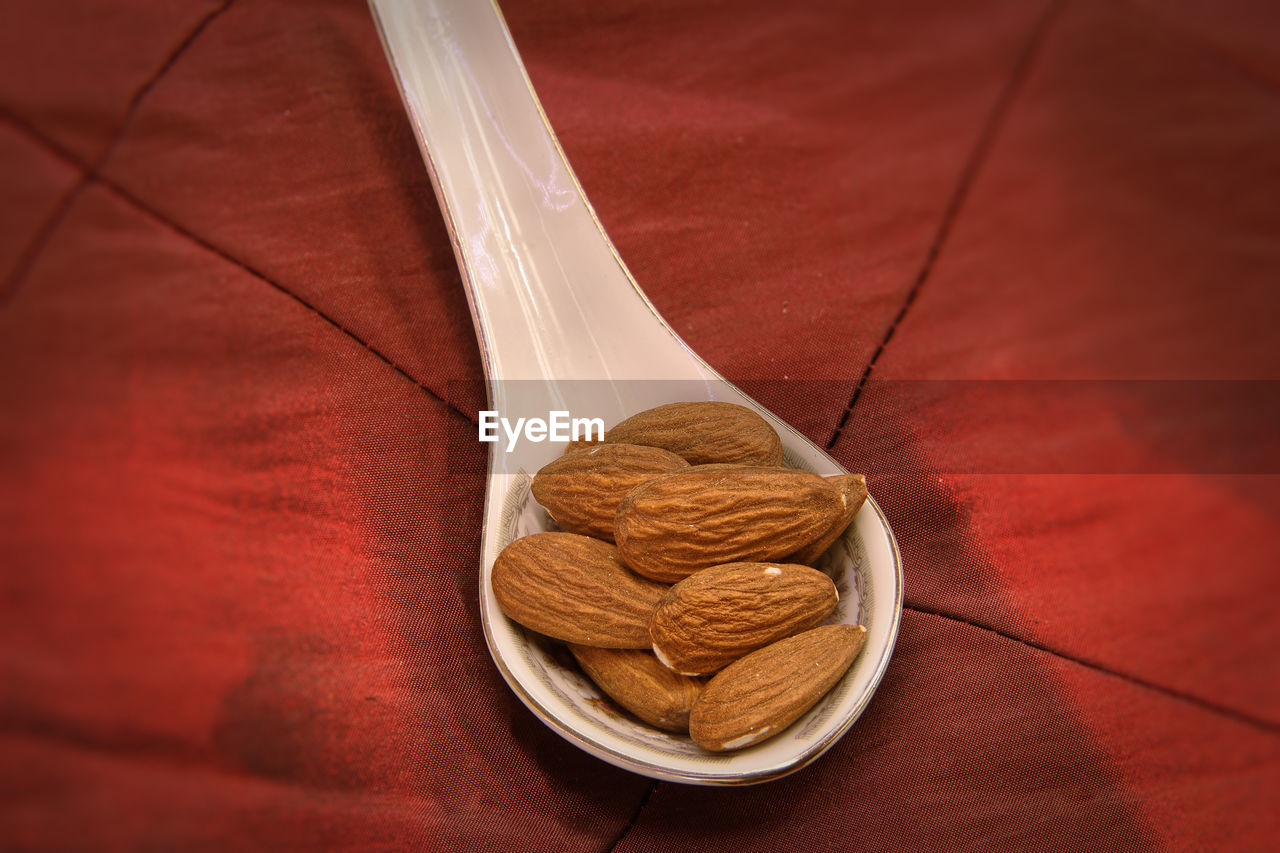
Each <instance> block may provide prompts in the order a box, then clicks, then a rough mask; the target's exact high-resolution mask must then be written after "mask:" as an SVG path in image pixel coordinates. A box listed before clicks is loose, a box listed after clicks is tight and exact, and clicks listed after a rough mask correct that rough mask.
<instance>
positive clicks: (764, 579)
mask: <svg viewBox="0 0 1280 853" xmlns="http://www.w3.org/2000/svg"><path fill="white" fill-rule="evenodd" d="M839 598H840V596H839V594H838V593H837V592H836V587H835V584H834V583H832V582H831V578H829V577H827V576H826V575H824V574H823V573H822V572H820V571H818V570H816V569H811V568H809V567H808V566H797V565H785V564H778V563H729V564H727V565H723V566H714V567H712V568H710V569H704V570H703V571H700V572H698V573H696V574H694V575H691V576H689V577H687V578H685V579H684V580H682V581H680V582H679V583H678V584H676V585H675V586H673V587H671V589H669V590H667V593H666V595H664V596H663V597H662V600H661V601H659V602H658V607H657V609H656V610H654V611H653V616H652V617H651V618H650V619H649V637H650V639H652V640H653V651H654V654H656V655H657V656H658V660H660V661H662V662H663V663H664V664H666V665H667V666H669V667H671V669H673V670H675V671H676V672H679V673H682V674H684V675H709V674H711V673H713V672H715V671H717V670H719V669H722V668H723V667H725V666H727V665H728V664H731V663H733V662H734V661H735V660H737V659H738V658H740V657H742V656H743V655H745V654H748V653H750V652H753V651H755V650H756V649H759V648H762V647H764V646H767V645H769V644H770V643H772V642H774V641H775V640H781V639H782V638H783V637H789V636H791V635H792V634H795V633H798V632H800V631H807V630H808V629H810V628H813V627H815V626H817V625H820V624H821V623H822V620H824V619H826V618H827V616H829V615H830V614H831V611H833V610H835V607H836V602H837V601H839Z"/></svg>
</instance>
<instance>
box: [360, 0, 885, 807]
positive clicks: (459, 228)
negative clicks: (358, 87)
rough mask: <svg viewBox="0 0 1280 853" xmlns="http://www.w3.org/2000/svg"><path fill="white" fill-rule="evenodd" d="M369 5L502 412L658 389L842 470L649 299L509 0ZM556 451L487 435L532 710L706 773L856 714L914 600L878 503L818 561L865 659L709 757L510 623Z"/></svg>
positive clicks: (542, 525)
mask: <svg viewBox="0 0 1280 853" xmlns="http://www.w3.org/2000/svg"><path fill="white" fill-rule="evenodd" d="M370 6H371V8H372V11H373V15H374V19H375V22H376V24H377V26H378V29H379V32H380V34H381V36H382V40H383V45H384V48H385V49H386V52H387V56H388V59H389V61H390V63H391V66H392V69H393V71H394V73H395V75H396V77H397V82H398V85H399V87H400V92H401V96H402V97H403V100H404V103H405V107H406V110H407V112H408V114H409V118H410V121H411V123H412V125H413V130H414V133H415V135H416V136H417V139H418V143H419V145H420V147H421V149H422V152H423V157H424V160H425V161H426V164H427V168H428V170H429V172H430V174H431V179H432V183H433V185H434V187H435V190H436V195H437V198H438V200H439V202H440V205H441V208H442V209H443V211H444V215H445V222H446V225H447V227H448V229H449V234H450V238H451V240H452V242H453V248H454V251H455V254H456V255H457V258H458V264H459V267H460V269H461V272H462V279H463V282H464V284H465V287H466V291H467V296H468V300H469V303H470V306H471V313H472V319H473V320H474V322H475V326H476V334H477V337H478V339H479V344H480V351H481V354H482V357H483V362H484V367H485V374H486V378H487V382H488V392H489V400H490V409H492V410H494V411H496V412H497V413H498V415H499V416H500V417H502V418H505V419H507V421H508V422H509V423H511V424H514V423H516V422H517V419H518V418H522V417H523V418H534V417H536V418H540V419H543V420H544V421H545V420H549V419H550V416H551V415H552V413H554V412H567V413H571V415H572V417H580V416H581V417H586V418H599V419H601V420H602V421H603V423H604V424H605V426H612V425H613V424H615V423H617V422H619V421H621V420H622V419H623V418H625V417H627V416H629V415H631V414H634V413H636V412H639V411H642V410H644V409H648V408H651V407H653V406H657V405H660V404H663V403H668V402H675V401H679V400H724V401H728V402H733V403H738V404H741V405H744V406H748V407H750V408H752V409H754V410H756V411H758V412H759V413H760V414H761V415H762V416H763V417H764V418H765V419H766V420H767V421H768V422H769V423H770V424H772V425H773V426H774V428H775V429H776V430H777V431H778V433H779V434H780V436H781V437H782V441H783V445H784V448H785V456H786V464H788V465H791V466H793V467H798V468H804V469H808V470H810V471H813V472H815V473H818V474H821V475H823V476H830V475H834V474H841V473H846V472H845V471H844V469H842V468H841V467H840V466H839V465H838V464H837V463H836V462H834V461H833V460H832V459H831V458H830V457H829V456H828V455H827V454H826V453H825V452H824V451H823V450H822V449H821V448H820V447H817V446H816V445H814V444H813V443H812V442H810V441H808V440H807V439H805V438H804V436H802V435H800V434H799V433H797V432H796V431H795V430H794V429H792V428H791V427H790V426H788V425H787V424H786V423H784V422H783V421H781V420H780V419H779V418H777V417H776V416H775V415H773V414H772V413H771V412H769V411H767V410H766V409H764V408H763V407H761V406H760V405H759V404H758V403H756V402H755V401H754V400H752V399H750V398H749V397H747V396H746V395H745V394H743V393H742V392H740V391H739V390H738V389H737V388H735V387H734V386H733V385H732V384H731V383H729V382H727V381H725V380H724V379H723V378H722V377H721V376H720V375H719V374H718V373H716V371H715V370H713V369H712V368H711V367H710V366H709V365H708V364H707V363H706V362H704V361H703V360H702V359H701V358H699V357H698V355H697V354H696V353H694V352H693V351H692V350H691V349H690V348H689V347H688V346H687V345H686V344H685V343H684V342H683V341H682V340H681V339H680V338H679V337H678V336H677V335H676V333H675V332H674V331H673V330H672V329H671V327H670V326H668V325H667V323H666V322H665V321H664V320H663V319H662V318H661V316H659V314H658V312H657V311H656V310H655V309H654V307H653V305H652V304H651V303H650V302H649V300H648V299H647V298H646V297H645V296H644V294H643V292H642V291H641V290H640V288H639V286H638V285H637V284H636V282H635V281H634V279H633V278H632V277H631V274H630V273H629V272H628V270H627V268H626V266H625V265H624V264H623V262H622V260H621V258H620V257H619V256H618V253H617V251H616V250H615V249H614V247H613V244H612V243H611V242H610V240H609V239H608V237H607V236H606V234H605V232H604V229H603V228H602V226H601V225H600V222H599V220H598V219H597V217H596V215H595V212H594V211H593V209H592V208H591V205H590V204H589V203H588V201H587V199H586V196H585V194H584V193H583V191H582V188H581V186H580V185H579V183H578V180H577V178H576V176H575V175H574V173H573V171H572V170H571V169H570V167H569V164H568V162H567V160H566V158H565V156H564V152H563V151H562V150H561V148H560V145H559V143H558V142H557V140H556V138H555V136H554V134H553V133H552V131H551V128H550V125H549V123H548V122H547V120H546V117H545V115H544V114H543V111H542V108H541V106H540V105H539V103H538V100H537V97H536V95H535V94H534V91H533V87H532V85H531V84H530V82H529V79H528V76H527V74H526V72H525V69H524V66H523V64H522V63H521V61H520V58H519V55H518V53H517V52H516V49H515V45H514V44H513V42H512V39H511V36H510V33H509V32H508V31H507V28H506V25H505V23H504V22H503V20H502V16H501V13H500V12H499V11H498V8H497V7H496V5H494V4H492V3H491V2H487V0H370ZM563 449H564V445H563V444H558V443H554V442H550V441H532V440H517V441H516V442H514V444H510V443H509V442H508V441H506V440H505V439H504V440H502V441H499V442H496V443H494V444H492V445H491V446H490V457H489V477H488V485H487V489H486V495H485V512H484V519H485V521H484V530H483V534H482V541H481V560H480V578H479V580H480V586H479V596H480V615H481V619H482V622H483V627H484V634H485V639H486V641H487V643H488V645H489V650H490V653H491V654H492V657H493V660H494V663H495V664H496V665H497V667H498V669H499V671H500V672H501V673H502V676H503V677H504V678H505V679H506V681H507V683H508V684H509V685H510V686H511V688H512V689H513V690H514V691H515V693H516V695H517V696H519V697H520V699H521V700H522V701H523V702H524V704H525V705H526V706H528V708H529V709H530V710H531V711H532V712H533V713H534V714H536V715H537V716H538V717H539V718H540V719H541V720H542V721H543V722H544V723H546V724H547V725H548V726H550V727H551V728H552V729H554V730H555V731H556V732H557V733H559V734H560V735H562V736H563V737H565V738H567V739H568V740H569V741H570V742H572V743H574V744H576V745H577V746H579V747H581V748H583V749H585V750H587V751H588V752H590V753H592V754H593V755H596V756H598V757H599V758H602V759H603V760H605V761H608V762H611V763H613V764H616V765H618V766H620V767H624V768H626V769H628V770H632V771H634V772H637V773H641V774H644V775H647V776H651V777H653V778H658V779H669V780H675V781H681V782H689V783H696V784H712V785H732V784H750V783H754V782H760V781H765V780H768V779H773V778H777V777H779V776H782V775H785V774H787V773H789V772H792V771H794V770H796V769H798V768H799V767H802V766H804V765H805V764H806V763H808V762H809V761H812V760H813V759H814V758H816V757H817V756H818V755H820V754H821V753H822V752H823V751H825V750H826V749H828V748H829V747H830V746H831V745H832V744H834V743H835V742H836V740H838V739H839V738H840V737H841V736H842V735H843V734H844V733H845V732H846V731H848V730H849V728H850V727H851V726H852V724H853V722H854V721H855V720H856V719H857V717H858V715H859V714H860V713H861V712H862V710H863V709H864V708H865V707H866V705H867V703H868V702H869V701H870V699H871V695H872V693H873V692H874V690H875V688H876V686H877V685H878V684H879V682H880V679H881V677H882V676H883V674H884V670H885V667H886V666H887V665H888V661H889V656H890V654H891V652H892V650H893V645H894V642H895V640H896V637H897V633H898V625H899V622H900V620H901V613H902V568H901V560H900V557H899V554H898V549H897V545H896V543H895V541H894V538H893V534H892V532H891V530H890V528H889V524H888V522H887V520H886V519H885V517H884V514H883V513H882V512H881V511H880V508H879V506H878V505H877V504H876V503H875V501H874V499H868V501H867V503H866V504H865V505H864V507H863V508H862V510H861V511H860V512H859V513H858V515H857V517H856V518H855V520H854V523H853V524H852V525H851V526H850V528H849V531H848V533H847V534H846V535H845V536H844V538H843V539H842V540H840V541H839V542H837V544H836V545H835V546H833V548H832V549H831V551H829V552H828V554H827V556H826V558H825V559H826V560H827V564H826V569H827V571H828V572H829V573H830V574H832V576H833V577H834V578H835V580H836V583H837V587H838V589H839V590H840V593H841V598H842V601H841V605H840V607H839V608H838V609H837V611H836V614H835V615H834V616H833V617H832V619H831V621H839V622H848V623H851V624H862V625H865V626H866V629H867V639H866V644H865V646H864V648H863V650H862V652H861V653H860V655H859V656H858V658H857V660H856V661H855V662H854V665H853V667H852V668H851V669H850V670H849V672H848V673H847V674H846V675H845V676H844V678H843V680H842V681H841V682H840V683H839V684H838V685H837V686H836V687H835V688H834V689H833V690H832V691H831V693H829V694H828V695H827V696H826V698H825V699H824V700H822V701H821V702H819V704H818V705H817V706H816V707H815V708H813V709H812V710H811V711H810V712H808V713H807V714H806V715H805V716H803V717H801V718H800V720H798V721H797V722H796V723H795V724H794V725H792V726H791V727H790V728H788V729H787V730H786V731H784V732H783V733H782V734H780V735H778V736H776V737H774V738H771V739H769V740H767V741H764V742H762V743H760V744H759V745H757V746H753V747H750V748H748V749H744V750H741V751H738V752H734V753H725V754H713V753H709V752H707V751H705V750H702V749H701V748H699V747H697V746H696V745H694V744H693V743H692V741H690V740H689V739H688V738H687V737H681V736H677V735H671V734H667V733H663V732H659V731H657V730H654V729H650V728H648V727H647V726H645V725H644V724H642V723H639V722H637V721H635V720H633V719H632V718H630V717H629V716H628V715H626V714H623V713H620V712H618V711H617V710H616V709H614V708H613V707H612V705H611V703H609V702H608V701H606V700H605V699H604V698H603V697H602V696H601V694H600V693H599V692H598V690H597V689H596V688H595V686H594V685H592V684H591V683H590V681H588V680H587V679H586V678H585V677H584V676H582V675H581V674H580V673H579V672H578V670H577V669H576V668H575V667H574V666H573V665H572V663H571V661H570V660H569V658H568V656H567V654H566V653H565V652H564V650H563V648H562V647H560V646H559V644H558V643H555V642H554V641H550V640H547V639H546V638H543V637H540V636H539V635H537V634H534V633H533V632H531V631H527V630H526V629H524V628H522V627H520V626H519V625H517V624H515V623H514V622H512V621H511V620H509V619H507V617H506V616H505V615H504V614H503V613H502V611H501V610H500V609H499V608H498V606H497V604H496V602H495V600H494V596H493V592H492V587H491V584H490V575H491V571H492V567H493V562H494V559H495V558H496V557H497V555H498V553H499V552H500V551H501V550H502V548H503V547H505V546H506V545H507V544H508V543H509V542H510V541H512V540H513V539H514V538H516V537H518V536H523V535H526V534H529V533H533V532H537V531H539V530H545V529H552V527H553V525H554V522H552V521H551V520H550V518H549V517H548V516H547V514H546V513H545V512H544V511H543V510H542V509H541V508H540V507H539V506H538V505H537V504H536V502H534V501H533V500H532V498H531V496H530V494H529V482H530V479H531V476H532V474H533V473H534V472H536V471H537V470H538V469H539V468H541V467H542V466H543V465H545V464H546V463H547V462H549V461H551V460H552V459H554V458H555V457H557V456H558V455H560V453H561V452H562V451H563ZM872 487H873V488H874V483H873V484H872Z"/></svg>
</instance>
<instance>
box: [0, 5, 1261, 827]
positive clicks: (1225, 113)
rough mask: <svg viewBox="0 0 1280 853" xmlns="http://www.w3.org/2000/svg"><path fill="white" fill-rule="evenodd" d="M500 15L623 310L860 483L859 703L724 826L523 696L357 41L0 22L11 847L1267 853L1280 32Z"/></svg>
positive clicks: (1147, 17)
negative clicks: (863, 492) (791, 770)
mask: <svg viewBox="0 0 1280 853" xmlns="http://www.w3.org/2000/svg"><path fill="white" fill-rule="evenodd" d="M503 8H504V12H505V14H506V16H507V19H508V22H509V24H510V26H511V29H512V32H513V35H514V38H515V41H516V44H517V45H518V46H519V48H520V50H521V51H522V53H523V56H524V58H525V61H526V63H527V65H528V66H529V70H530V74H531V77H532V79H533V82H534V84H535V86H536V87H537V89H538V91H539V93H540V95H541V96H542V99H543V103H544V106H545V108H546V111H547V113H548V115H549V116H550V119H551V121H552V123H553V124H554V126H555V127H556V129H557V131H558V133H559V136H560V139H561V141H562V143H563V145H564V147H565V149H566V150H567V152H568V155H569V157H570V160H571V161H572V163H573V164H574V166H575V168H576V170H577V172H578V175H579V177H580V178H581V180H582V183H583V184H584V185H585V187H586V189H587V191H588V193H589V195H590V196H591V198H592V200H593V202H594V203H595V206H596V208H597V211H598V212H599V214H600V217H601V219H602V220H603V222H604V224H605V226H606V228H607V229H608V231H609V233H610V234H611V235H612V237H613V238H614V241H615V243H616V244H617V246H618V249H619V251H620V253H621V255H622V256H623V258H624V259H625V260H626V261H627V262H628V264H629V266H630V267H631V269H632V271H633V273H634V274H635V276H636V278H637V279H638V280H639V282H640V283H641V285H642V286H643V287H644V289H645V291H646V292H647V293H648V295H649V296H650V297H651V299H652V300H653V302H654V303H655V304H656V305H657V307H658V309H659V310H660V311H661V312H662V314H663V315H664V316H665V317H666V318H667V319H668V320H669V321H670V322H671V324H672V325H673V327H674V328H675V329H676V330H677V331H678V332H679V333H680V334H681V335H682V336H683V337H684V338H685V339H686V340H687V341H688V342H689V344H690V345H691V346H692V347H693V348H694V349H696V350H697V351H698V352H699V353H701V354H702V355H703V356H704V357H706V358H707V360H708V361H710V362H711V363H712V364H713V366H715V367H716V368H717V369H719V370H720V371H721V372H723V373H724V374H726V375H727V376H729V377H730V378H732V379H735V380H737V381H739V382H740V383H741V384H743V385H744V386H745V387H746V388H747V389H748V390H749V391H750V392H752V393H754V394H755V395H756V396H758V398H759V399H761V400H762V402H764V403H765V404H766V405H768V406H769V407H770V408H772V409H773V410H775V411H776V412H778V413H779V414H780V415H781V416H782V417H783V418H785V419H786V420H788V421H790V422H792V423H793V424H795V425H796V426H797V427H798V428H800V429H801V430H802V431H803V432H805V433H806V434H808V435H809V436H810V437H811V438H812V439H814V440H815V441H817V442H818V443H820V444H822V445H824V446H827V447H829V448H830V449H831V452H832V453H833V455H834V456H835V457H836V458H837V459H839V460H840V461H842V462H843V463H845V464H846V465H848V466H849V467H851V468H854V469H857V470H865V471H866V472H867V473H868V476H869V481H870V484H871V489H872V493H873V494H874V495H875V496H876V498H877V499H878V500H879V501H880V503H881V505H882V506H883V507H884V509H885V511H886V513H887V514H888V516H889V518H890V520H891V522H892V523H893V525H894V529H895V532H896V534H897V536H898V539H899V543H900V545H901V548H902V551H903V556H904V563H905V575H906V611H905V615H904V620H903V624H902V632H901V637H900V640H899V642H898V646H897V651H896V653H895V655H894V658H893V661H892V663H891V665H890V668H889V671H888V673H887V675H886V677H885V679H884V681H883V683H882V686H881V687H880V689H879V691H878V692H877V694H876V696H875V698H874V700H873V701H872V703H871V705H870V707H869V709H868V710H867V712H866V713H865V714H864V716H863V717H862V718H861V719H860V720H859V721H858V723H857V724H856V725H855V726H854V728H853V729H852V730H851V731H850V732H849V734H848V735H847V736H846V737H845V738H844V739H843V740H841V741H840V743H839V744H837V745H836V747H834V748H833V749H832V750H831V751H829V752H828V753H827V754H826V755H824V756H823V757H822V758H821V759H820V760H819V761H817V762H816V763H815V764H813V765H812V766H810V767H807V768H805V769H804V770H802V771H801V772H799V773H797V774H795V775H793V776H789V777H787V778H785V779H783V780H780V781H776V782H772V783H769V784H765V785H760V786H755V787H751V788H743V789H706V788H694V787H688V786H683V785H677V784H673V783H666V782H662V783H655V782H653V781H651V780H648V779H646V778H642V777H639V776H635V775H632V774H630V773H628V772H625V771H622V770H619V769H616V768H614V767H612V766H610V765H607V764H604V763H602V762H600V761H597V760H596V759H594V758H591V757H589V756H587V755H586V754H585V753H583V752H580V751H579V750H578V749H576V748H575V747H573V746H571V745H569V744H568V743H566V742H564V741H562V740H561V739H560V738H559V737H558V736H557V735H556V734H554V733H553V732H552V731H550V730H549V729H548V728H546V727H545V726H543V725H542V724H541V723H540V722H538V720H537V719H536V718H535V717H533V715H532V714H531V713H529V712H528V711H527V710H526V709H525V708H524V706H523V705H521V704H520V702H519V701H518V700H517V699H516V698H515V697H514V695H513V694H512V693H511V691H510V690H508V689H507V687H506V685H505V684H504V682H503V681H502V679H501V677H500V676H499V674H498V672H497V670H496V669H495V668H494V666H493V665H492V663H491V661H490V660H489V657H488V653H487V652H486V650H485V646H484V642H483V639H482V635H481V630H480V626H479V621H478V611H477V592H476V571H477V564H478V550H479V526H480V512H481V502H482V488H483V474H484V468H485V462H486V459H485V453H484V449H483V448H482V446H481V445H479V444H478V443H474V442H470V441H466V440H459V439H458V438H457V437H458V436H465V435H467V434H469V431H470V430H471V429H472V427H471V423H472V421H473V420H474V418H475V413H476V410H477V408H478V407H480V406H481V405H482V399H483V398H482V396H481V392H480V390H479V389H480V388H481V387H482V386H481V383H480V380H481V378H482V374H481V367H480V360H479V356H478V352H477V348H476V344H475V338H474V334H473V331H472V328H471V322H470V316H469V313H468V309H467V305H466V300H465V298H464V296H463V293H462V290H461V286H460V282H459V276H458V273H457V270H456V266H455V262H454V259H453V256H452V252H451V250H450V246H449V241H448V238H447V235H446V232H445V230H444V227H443V225H442V222H441V219H440V214H439V212H438V209H437V207H436V205H435V202H434V197H433V195H432V191H431V188H430V184H429V182H428V180H427V176H426V172H425V170H424V168H423V165H422V163H421V160H420V158H419V156H418V153H417V149H416V146H415V143H414V140H413V137H412V134H411V132H410V130H409V125H408V122H407V120H406V119H405V117H404V113H403V110H402V107H401V104H400V101H399V98H398V96H397V93H396V88H395V84H394V82H393V80H392V78H391V76H390V73H389V71H388V68H387V64H386V61H385V59H384V57H383V55H382V52H381V49H380V46H379V43H378V38H377V35H376V33H375V31H374V28H373V26H372V23H371V19H370V16H369V14H368V10H367V9H366V7H365V6H364V4H363V3H361V2H356V0H326V2H289V0H203V2H187V3H161V2H146V0H106V2H103V0H92V2H91V0H66V2H61V3H45V4H34V3H8V4H4V5H3V6H0V152H2V156H0V186H2V187H3V195H2V196H0V224H2V225H3V227H0V276H3V278H2V281H3V284H2V285H0V287H2V290H0V744H2V746H0V844H2V845H3V846H4V847H5V848H7V849H23V850H27V849H30V850H44V849H64V848H83V847H89V848H92V849H205V848H211V849H227V848H244V847H260V848H267V849H298V848H309V847H317V848H320V847H323V848H330V847H332V848H352V849H366V848H373V849H403V848H408V849H426V850H495V851H511V850H520V851H542V850H546V851H578V850H581V851H588V850H614V851H640V850H653V851H659V850H661V851H668V850H724V851H740V850H760V851H777V850H844V849H930V848H945V849H990V848H997V849H1011V848H1021V849H1040V850H1043V849H1215V848H1228V849H1269V848H1270V845H1271V844H1273V843H1274V839H1275V838H1277V837H1280V818H1278V817H1277V814H1280V813H1278V812H1277V810H1276V809H1275V804H1276V802H1277V799H1278V798H1280V664H1278V663H1277V660H1280V656H1278V655H1277V654H1276V649H1277V648H1280V622H1278V621H1277V618H1276V616H1275V613H1276V605H1275V602H1276V601H1277V600H1280V572H1277V571H1276V554H1277V553H1280V446H1278V445H1277V442H1278V441H1280V438H1278V437H1280V397H1278V396H1277V393H1276V391H1277V387H1280V386H1277V385H1276V384H1275V383H1276V381H1277V380H1280V346H1277V343H1276V333H1275V330H1276V329H1277V328H1278V327H1280V204H1277V201H1276V200H1277V199H1280V9H1278V8H1277V7H1276V5H1275V4H1273V3H1266V2H1261V0H1231V2H1217V0H1215V2H1209V0H1177V2H1154V0H1127V2H1104V0H1034V1H1032V0H978V2H974V3H965V4H956V3H950V2H945V1H944V0H909V2H888V1H887V0H882V1H881V0H877V1H876V2H870V0H869V2H854V3H839V2H824V1H823V0H792V2H788V3H785V4H777V3H772V2H763V0H755V1H754V2H738V3H687V2H674V0H656V1H655V0H648V2H643V3H642V2H634V0H619V1H618V2H603V3H602V2H586V0H507V2H504V3H503Z"/></svg>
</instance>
